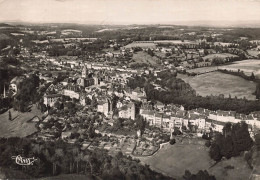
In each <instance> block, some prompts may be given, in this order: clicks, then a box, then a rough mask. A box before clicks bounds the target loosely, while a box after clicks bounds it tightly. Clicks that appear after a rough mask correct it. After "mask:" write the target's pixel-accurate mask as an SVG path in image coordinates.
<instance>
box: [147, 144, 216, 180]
mask: <svg viewBox="0 0 260 180" xmlns="http://www.w3.org/2000/svg"><path fill="white" fill-rule="evenodd" d="M142 162H144V163H145V164H148V165H150V167H151V168H152V169H154V170H156V171H158V172H161V173H163V174H167V175H169V176H171V177H174V178H176V179H180V177H182V176H183V175H184V172H185V170H190V172H192V173H197V172H198V171H199V170H204V169H208V167H210V166H211V165H213V164H214V162H213V161H212V160H211V159H210V157H209V156H208V149H206V148H205V147H203V146H202V145H199V144H180V143H176V144H175V145H167V146H165V147H164V148H162V149H161V150H159V152H158V153H156V154H155V155H153V156H151V157H146V158H143V159H142ZM198 162H199V163H198Z"/></svg>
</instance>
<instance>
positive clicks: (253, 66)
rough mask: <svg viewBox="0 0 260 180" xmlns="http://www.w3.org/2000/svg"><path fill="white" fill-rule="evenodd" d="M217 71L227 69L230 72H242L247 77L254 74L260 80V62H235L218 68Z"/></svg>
mask: <svg viewBox="0 0 260 180" xmlns="http://www.w3.org/2000/svg"><path fill="white" fill-rule="evenodd" d="M219 69H227V70H232V71H238V69H240V70H241V71H244V73H245V74H246V75H248V76H250V75H251V74H252V72H253V73H254V75H255V76H257V77H258V78H259V79H260V60H257V59H250V60H243V61H236V62H234V63H232V64H230V65H225V66H220V67H219Z"/></svg>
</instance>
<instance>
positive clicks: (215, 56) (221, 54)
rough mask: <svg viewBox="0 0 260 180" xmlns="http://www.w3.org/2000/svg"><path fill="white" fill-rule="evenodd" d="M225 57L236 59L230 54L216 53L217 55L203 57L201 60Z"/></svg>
mask: <svg viewBox="0 0 260 180" xmlns="http://www.w3.org/2000/svg"><path fill="white" fill-rule="evenodd" d="M227 57H238V56H237V55H234V54H230V53H217V54H209V55H207V56H205V57H203V59H213V58H222V59H224V58H227Z"/></svg>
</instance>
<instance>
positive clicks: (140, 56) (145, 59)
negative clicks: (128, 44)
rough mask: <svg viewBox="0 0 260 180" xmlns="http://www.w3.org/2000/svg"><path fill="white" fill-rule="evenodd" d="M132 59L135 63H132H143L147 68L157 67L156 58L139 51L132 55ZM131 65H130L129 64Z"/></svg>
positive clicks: (157, 59)
mask: <svg viewBox="0 0 260 180" xmlns="http://www.w3.org/2000/svg"><path fill="white" fill-rule="evenodd" d="M132 59H133V60H134V61H135V62H134V63H145V64H148V65H149V66H157V65H158V61H159V58H157V57H156V56H153V57H152V56H150V55H149V54H148V53H147V52H144V51H139V52H137V53H134V55H133V57H132ZM130 65H131V63H130Z"/></svg>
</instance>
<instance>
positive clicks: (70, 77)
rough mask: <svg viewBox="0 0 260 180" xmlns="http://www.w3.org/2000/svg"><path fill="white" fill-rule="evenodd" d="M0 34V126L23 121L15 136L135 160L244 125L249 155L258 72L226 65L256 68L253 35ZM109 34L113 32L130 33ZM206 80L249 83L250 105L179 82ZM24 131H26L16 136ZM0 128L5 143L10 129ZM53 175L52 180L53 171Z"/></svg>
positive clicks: (257, 109)
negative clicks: (250, 63) (245, 63)
mask: <svg viewBox="0 0 260 180" xmlns="http://www.w3.org/2000/svg"><path fill="white" fill-rule="evenodd" d="M1 27H2V29H4V30H5V31H4V33H3V34H8V33H9V34H8V35H9V37H8V38H9V39H8V38H7V39H6V40H5V41H3V43H5V44H6V45H5V46H4V45H3V47H1V51H0V52H1V54H0V55H1V56H0V63H1V74H0V75H1V76H0V78H1V86H0V93H1V98H0V100H1V101H0V105H1V106H0V113H1V116H0V117H1V118H0V119H1V120H2V119H5V121H6V122H7V123H6V125H8V123H13V124H14V123H15V122H16V121H18V120H17V119H19V118H20V119H21V118H22V119H24V122H23V123H25V124H23V125H22V126H21V127H18V128H17V133H18V131H19V128H20V131H26V132H25V134H26V135H24V136H22V137H23V138H29V139H30V140H33V141H36V142H38V141H39V142H44V143H50V142H52V143H57V142H59V143H60V141H62V142H63V143H68V144H70V145H73V146H77V147H80V150H82V151H84V150H90V151H91V152H95V151H96V149H97V148H98V149H99V150H105V151H106V152H107V153H108V155H111V156H112V157H117V156H118V153H119V154H120V153H122V156H126V157H128V158H136V159H138V158H144V157H150V156H153V155H154V154H156V153H160V151H161V149H163V148H164V147H165V146H167V145H168V144H175V143H177V144H182V145H183V143H185V142H189V143H190V142H191V141H194V142H197V141H203V142H204V141H205V142H206V144H207V143H208V144H209V143H212V144H214V140H215V139H217V136H218V135H219V134H223V135H225V137H226V134H225V133H226V129H228V127H229V126H230V128H231V127H234V129H232V128H231V129H232V130H230V134H233V132H235V131H237V130H238V129H239V127H240V128H244V127H246V128H245V129H243V131H245V134H246V135H245V136H246V137H248V139H249V144H250V148H251V147H252V144H253V142H256V141H258V139H257V138H256V137H258V134H259V130H260V103H259V98H260V83H259V80H260V72H259V69H254V68H253V69H242V66H239V68H238V69H237V68H234V67H233V66H232V65H234V64H235V63H237V62H241V61H250V60H252V61H254V62H257V63H258V62H259V58H260V40H259V39H260V37H259V38H258V39H253V38H252V37H242V36H235V37H232V38H230V37H229V36H227V34H228V32H229V31H232V30H230V29H225V28H224V29H210V28H209V29H208V30H207V31H206V30H204V31H201V32H199V31H198V30H197V29H196V28H195V29H191V30H189V29H183V27H178V26H176V27H175V29H176V34H175V36H174V37H172V36H165V37H163V38H161V39H160V37H159V35H152V34H149V32H148V33H147V34H146V35H144V36H143V37H135V35H134V34H135V33H133V34H131V35H129V36H126V37H123V38H120V37H119V36H118V37H113V36H112V35H111V34H110V33H107V31H108V30H104V31H103V29H101V28H102V27H97V30H96V31H95V32H94V33H96V34H97V35H93V34H91V35H92V36H91V35H89V36H86V33H85V32H84V30H77V29H71V28H68V29H62V28H61V29H59V28H60V27H59V28H58V29H59V30H55V29H56V27H52V26H50V27H49V28H46V29H45V30H40V28H38V27H37V26H35V27H31V26H22V27H15V26H9V25H7V24H2V25H1ZM142 28H147V29H149V28H151V27H142ZM142 28H141V27H140V28H136V29H137V30H136V29H135V30H136V31H138V30H142ZM152 28H157V27H152ZM10 29H14V30H10ZM158 29H159V28H158ZM162 29H163V28H160V30H162ZM166 29H168V28H166ZM170 29H171V28H170ZM9 31H10V32H9ZM114 31H120V32H121V31H122V34H123V32H124V31H126V33H127V32H128V31H131V28H130V30H128V29H127V30H125V29H123V28H122V29H115V30H114ZM234 31H235V30H234ZM122 36H123V35H122ZM10 38H12V41H10V42H9V40H10ZM114 38H116V39H114ZM228 38H230V39H228ZM8 43H10V45H9V44H8ZM257 65H259V64H257ZM2 67H4V68H2ZM204 68H206V69H204ZM211 73H220V74H222V75H223V74H225V75H227V76H232V77H233V76H235V77H237V78H241V79H243V80H244V81H248V82H249V83H251V84H253V89H250V90H251V91H252V93H248V92H246V93H248V94H249V95H250V98H249V99H247V95H248V94H246V93H244V94H243V93H241V94H231V93H229V96H228V95H227V93H226V94H225V92H223V94H222V93H219V94H211V95H205V96H203V95H201V93H198V91H197V89H195V88H194V87H193V86H191V84H190V83H189V80H187V79H192V78H196V77H200V76H203V75H204V74H205V75H208V76H210V75H211ZM219 80H221V79H219ZM239 80H240V79H239ZM241 81H242V80H241ZM205 86H207V85H205ZM211 86H212V85H211ZM215 88H216V87H215ZM233 88H234V89H236V88H237V89H239V87H233ZM216 89H217V88H216ZM227 91H228V90H227ZM211 93H212V92H211ZM16 114H18V115H16ZM28 114H29V115H30V118H27V115H28ZM26 118H27V119H26ZM13 124H12V126H13ZM27 124H32V126H34V127H33V128H32V129H33V130H31V131H30V129H29V130H28V129H26V130H25V129H23V128H25V126H26V127H27ZM10 126H11V125H10ZM238 126H239V127H238ZM235 127H236V128H237V129H235ZM2 129H3V131H4V132H5V135H6V134H8V131H9V129H10V128H9V127H8V128H2ZM238 131H239V132H242V130H241V131H240V130H238ZM12 133H15V132H14V130H13V131H12ZM1 137H2V136H1ZM6 137H17V135H14V136H13V135H12V136H11V135H10V136H9V135H7V136H6ZM243 142H246V140H245V141H243ZM233 144H235V143H233ZM176 146H177V145H176ZM203 146H204V145H203ZM209 146H210V145H209ZM209 146H208V147H209ZM241 146H242V145H241ZM212 147H214V146H213V145H212V146H211V148H212ZM248 147H249V145H248ZM246 148H247V147H246ZM233 149H234V148H233ZM246 150H247V151H249V149H243V148H241V150H239V151H238V152H242V151H246ZM238 152H235V153H234V154H235V155H234V157H235V156H238V154H239V153H238ZM120 155H121V154H120ZM222 156H223V157H226V158H227V157H229V156H226V154H224V153H223V154H222ZM222 156H221V157H222ZM221 157H220V159H221ZM211 158H212V159H214V160H216V161H217V162H218V161H220V160H219V159H218V158H215V157H213V155H211ZM139 161H140V160H139ZM77 162H78V161H77ZM54 164H55V163H54ZM0 165H1V164H0ZM59 166H60V167H62V166H61V165H59ZM73 166H74V165H73ZM55 167H56V165H53V168H54V169H53V174H52V175H54V174H56V173H57V172H58V171H56V169H55ZM70 172H72V170H70ZM74 172H75V168H74ZM95 175H96V174H95ZM256 176H257V174H256Z"/></svg>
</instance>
